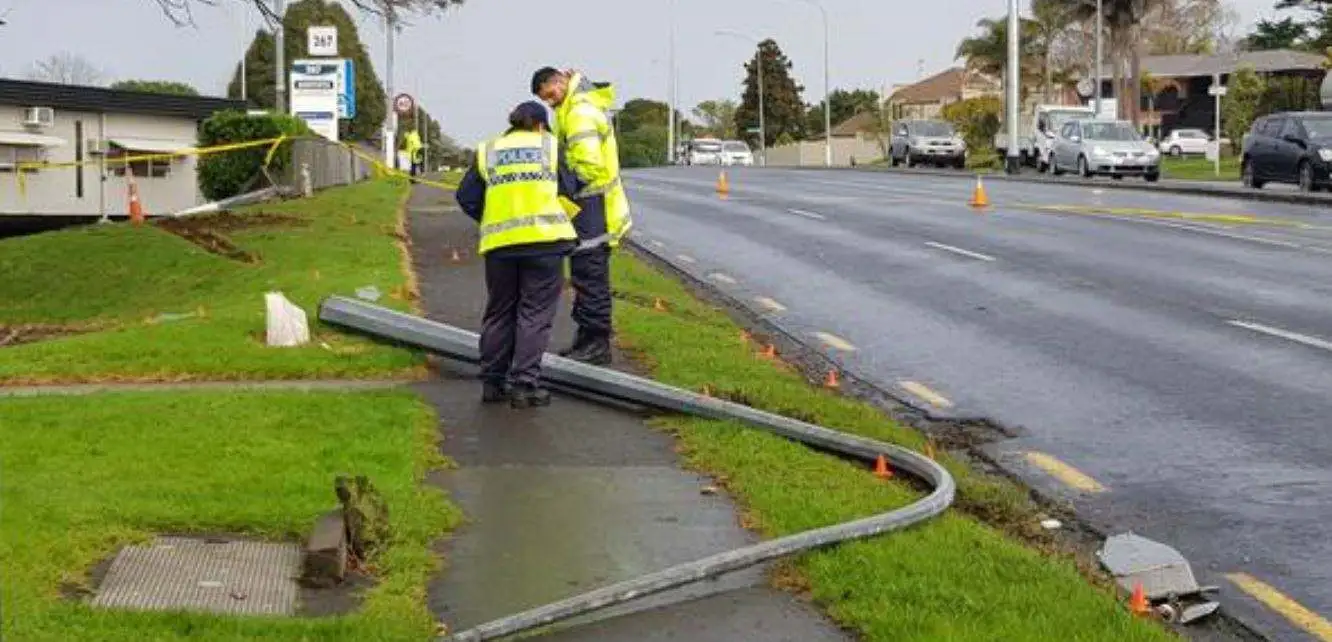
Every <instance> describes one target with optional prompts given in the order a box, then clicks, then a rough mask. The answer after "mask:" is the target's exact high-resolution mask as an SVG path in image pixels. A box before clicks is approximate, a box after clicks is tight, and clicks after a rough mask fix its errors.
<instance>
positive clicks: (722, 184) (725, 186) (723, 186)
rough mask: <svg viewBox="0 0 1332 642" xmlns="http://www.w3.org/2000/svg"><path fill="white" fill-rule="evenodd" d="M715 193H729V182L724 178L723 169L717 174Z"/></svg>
mask: <svg viewBox="0 0 1332 642" xmlns="http://www.w3.org/2000/svg"><path fill="white" fill-rule="evenodd" d="M717 193H718V194H723V195H725V194H730V193H731V182H730V181H728V180H726V171H725V170H722V173H721V174H719V175H718V176H717Z"/></svg>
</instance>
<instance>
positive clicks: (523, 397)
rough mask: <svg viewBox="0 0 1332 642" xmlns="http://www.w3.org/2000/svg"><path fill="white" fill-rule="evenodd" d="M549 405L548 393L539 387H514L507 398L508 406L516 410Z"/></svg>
mask: <svg viewBox="0 0 1332 642" xmlns="http://www.w3.org/2000/svg"><path fill="white" fill-rule="evenodd" d="M549 405H550V391H549V390H546V389H545V388H542V387H540V386H533V385H519V386H514V388H513V393H512V394H511V395H510V396H509V406H510V407H512V408H515V409H518V410H521V409H523V408H536V407H540V406H549Z"/></svg>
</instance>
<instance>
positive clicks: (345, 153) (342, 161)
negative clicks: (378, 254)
mask: <svg viewBox="0 0 1332 642" xmlns="http://www.w3.org/2000/svg"><path fill="white" fill-rule="evenodd" d="M351 144H352V145H355V143H351ZM291 146H292V148H291V163H290V164H289V165H288V166H287V167H286V168H284V171H283V173H282V174H281V175H278V176H274V177H273V180H275V181H277V182H278V183H279V184H281V185H283V186H285V187H294V188H297V189H300V190H303V189H304V188H305V186H306V185H307V183H308V185H309V188H310V189H311V190H320V189H324V188H327V187H336V186H339V185H351V184H352V183H357V182H360V181H363V180H366V179H369V178H370V177H371V175H372V170H373V168H372V167H371V164H370V162H369V161H368V160H366V159H365V158H364V157H363V156H361V155H358V154H356V153H354V152H353V151H352V150H351V149H348V148H347V147H346V146H345V145H339V144H338V143H334V142H332V141H329V140H324V139H322V138H319V139H315V138H301V139H297V140H294V141H292V142H291ZM363 153H364V154H366V155H370V156H372V157H373V152H363Z"/></svg>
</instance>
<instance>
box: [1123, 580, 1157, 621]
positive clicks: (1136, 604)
mask: <svg viewBox="0 0 1332 642" xmlns="http://www.w3.org/2000/svg"><path fill="white" fill-rule="evenodd" d="M1128 607H1129V612H1130V613H1132V614H1134V615H1148V614H1150V613H1151V612H1152V607H1151V606H1150V605H1148V604H1147V596H1146V594H1144V593H1143V590H1142V582H1138V583H1136V584H1134V585H1133V595H1131V596H1130V597H1129V603H1128Z"/></svg>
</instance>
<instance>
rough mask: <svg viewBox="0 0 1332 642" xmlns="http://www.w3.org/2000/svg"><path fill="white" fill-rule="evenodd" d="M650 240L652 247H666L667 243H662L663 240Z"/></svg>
mask: <svg viewBox="0 0 1332 642" xmlns="http://www.w3.org/2000/svg"><path fill="white" fill-rule="evenodd" d="M648 242H649V243H651V244H652V247H666V244H665V243H662V242H661V241H658V240H657V239H652V240H651V241H648Z"/></svg>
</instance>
